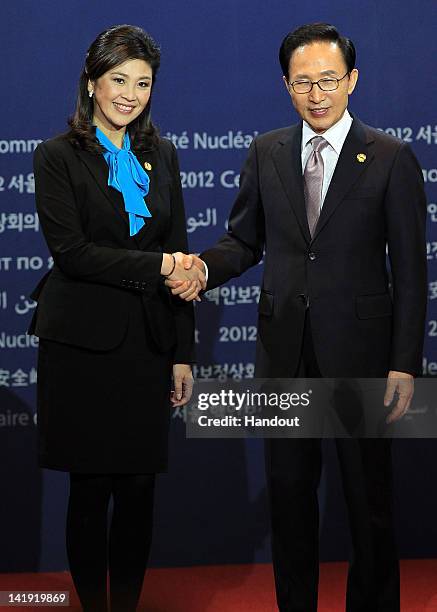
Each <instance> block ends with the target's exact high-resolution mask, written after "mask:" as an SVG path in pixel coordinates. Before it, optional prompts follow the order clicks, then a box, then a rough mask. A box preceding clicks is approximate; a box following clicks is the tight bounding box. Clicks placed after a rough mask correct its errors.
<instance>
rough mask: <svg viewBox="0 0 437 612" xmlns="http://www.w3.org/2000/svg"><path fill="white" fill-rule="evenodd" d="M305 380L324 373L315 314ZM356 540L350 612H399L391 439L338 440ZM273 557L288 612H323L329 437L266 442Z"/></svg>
mask: <svg viewBox="0 0 437 612" xmlns="http://www.w3.org/2000/svg"><path fill="white" fill-rule="evenodd" d="M296 376H297V377H308V378H318V377H320V376H321V374H320V370H319V368H318V365H317V360H316V357H315V354H314V349H313V342H312V336H311V325H310V321H309V317H308V316H307V320H306V323H305V331H304V340H303V345H302V357H301V362H300V364H299V370H298V372H297V374H296ZM336 447H337V454H338V458H339V463H340V470H341V476H342V483H343V490H344V495H345V499H346V504H347V509H348V515H349V523H350V529H351V536H352V537H351V539H352V546H353V551H352V559H351V561H350V565H349V574H348V581H347V595H346V610H347V612H399V609H400V598H399V563H398V558H397V551H396V545H395V537H394V526H393V502H392V466H391V441H390V440H388V439H372V438H367V439H366V438H362V439H337V440H336ZM265 450H266V470H267V482H268V489H269V501H270V513H271V529H272V555H273V567H274V573H275V584H276V597H277V603H278V608H279V610H280V612H313V611H314V612H315V611H316V610H317V595H318V578H319V541H318V539H319V538H318V534H319V509H318V499H317V489H318V485H319V480H320V473H321V465H322V456H321V440H320V439H315V438H307V439H297V438H296V439H266V441H265Z"/></svg>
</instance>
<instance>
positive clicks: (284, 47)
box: [279, 23, 356, 77]
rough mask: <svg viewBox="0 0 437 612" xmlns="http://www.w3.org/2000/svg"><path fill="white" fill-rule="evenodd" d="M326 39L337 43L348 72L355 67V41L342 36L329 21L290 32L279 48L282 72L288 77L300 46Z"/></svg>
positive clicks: (304, 26) (310, 24) (307, 25)
mask: <svg viewBox="0 0 437 612" xmlns="http://www.w3.org/2000/svg"><path fill="white" fill-rule="evenodd" d="M318 41H322V42H323V41H326V42H334V43H336V44H337V45H338V46H339V48H340V50H341V52H342V53H343V58H344V61H345V63H346V67H347V70H348V72H351V71H352V70H353V69H354V68H355V60H356V52H355V46H354V43H353V42H352V41H351V39H350V38H346V37H344V36H340V33H339V31H338V30H337V28H336V27H334V26H333V25H331V24H329V23H309V24H306V25H303V26H300V28H297V30H294V31H293V32H289V33H288V34H287V36H286V37H285V38H284V40H283V41H282V44H281V48H280V49H279V63H280V64H281V68H282V74H283V75H284V76H286V77H288V69H289V65H290V59H291V56H292V55H293V51H295V50H296V49H297V48H298V47H303V45H310V44H311V43H313V42H318Z"/></svg>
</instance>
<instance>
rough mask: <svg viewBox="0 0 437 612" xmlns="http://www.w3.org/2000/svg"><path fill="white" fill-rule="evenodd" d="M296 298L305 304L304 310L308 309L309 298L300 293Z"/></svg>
mask: <svg viewBox="0 0 437 612" xmlns="http://www.w3.org/2000/svg"><path fill="white" fill-rule="evenodd" d="M298 297H299V298H300V299H301V300H302V302H303V303H304V304H305V308H309V305H310V298H309V296H308V295H305V294H304V293H301V294H300V295H299V296H298Z"/></svg>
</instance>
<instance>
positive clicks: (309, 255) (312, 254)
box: [308, 251, 316, 261]
mask: <svg viewBox="0 0 437 612" xmlns="http://www.w3.org/2000/svg"><path fill="white" fill-rule="evenodd" d="M308 257H309V259H310V261H314V260H315V259H316V254H315V253H314V251H310V252H309V253H308Z"/></svg>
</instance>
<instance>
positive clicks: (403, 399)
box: [384, 370, 414, 423]
mask: <svg viewBox="0 0 437 612" xmlns="http://www.w3.org/2000/svg"><path fill="white" fill-rule="evenodd" d="M395 393H397V394H398V400H397V402H396V404H395V405H394V407H393V409H392V411H391V412H390V414H389V415H388V417H387V418H386V423H393V422H394V421H397V420H398V419H400V418H401V417H403V416H404V414H405V413H406V412H407V410H408V408H409V407H410V403H411V400H412V398H413V394H414V377H413V376H412V375H411V374H407V373H406V372H396V371H395V370H390V372H389V373H388V378H387V387H386V389H385V395H384V406H390V404H391V403H392V401H393V398H394V394H395Z"/></svg>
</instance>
